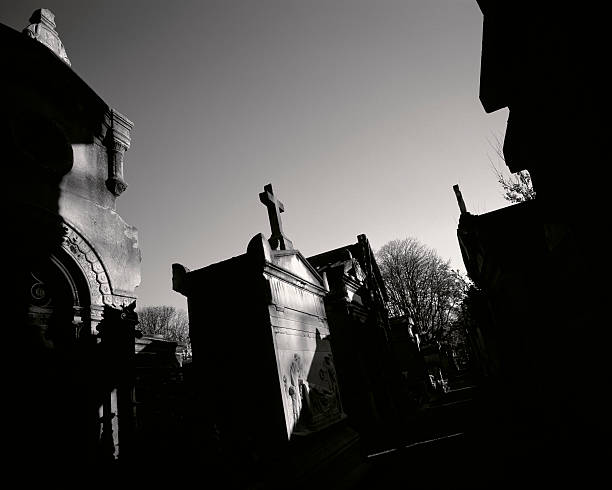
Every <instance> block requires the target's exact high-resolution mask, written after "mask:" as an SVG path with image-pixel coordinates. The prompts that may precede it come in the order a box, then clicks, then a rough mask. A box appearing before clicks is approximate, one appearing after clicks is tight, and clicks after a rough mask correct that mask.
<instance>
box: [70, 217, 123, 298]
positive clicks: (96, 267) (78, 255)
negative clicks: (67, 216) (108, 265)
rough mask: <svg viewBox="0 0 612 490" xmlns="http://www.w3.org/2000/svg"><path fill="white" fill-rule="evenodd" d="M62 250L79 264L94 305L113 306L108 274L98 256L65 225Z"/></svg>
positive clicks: (79, 236)
mask: <svg viewBox="0 0 612 490" xmlns="http://www.w3.org/2000/svg"><path fill="white" fill-rule="evenodd" d="M63 228H64V239H63V242H62V248H63V249H64V250H65V251H66V252H68V254H70V256H71V257H73V258H74V260H75V261H76V262H77V263H78V264H79V266H80V267H81V270H82V271H83V273H84V275H85V277H86V279H87V282H88V284H89V291H90V294H91V304H92V305H100V306H101V305H103V304H108V305H112V304H113V295H112V290H111V287H110V281H109V278H108V274H107V273H106V270H105V269H104V266H103V265H102V262H101V261H100V259H99V258H98V255H97V254H96V252H95V251H94V250H93V248H92V247H91V246H90V245H89V244H88V243H87V241H86V240H85V239H84V238H83V237H82V236H81V234H80V233H78V232H77V231H76V230H75V229H74V228H72V227H71V226H69V225H68V224H64V226H63Z"/></svg>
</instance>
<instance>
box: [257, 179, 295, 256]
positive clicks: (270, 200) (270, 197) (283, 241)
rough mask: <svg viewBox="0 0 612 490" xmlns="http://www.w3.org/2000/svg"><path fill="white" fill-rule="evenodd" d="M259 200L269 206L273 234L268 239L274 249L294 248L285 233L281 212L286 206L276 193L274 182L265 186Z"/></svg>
mask: <svg viewBox="0 0 612 490" xmlns="http://www.w3.org/2000/svg"><path fill="white" fill-rule="evenodd" d="M259 200H260V201H261V202H262V203H263V204H264V205H265V206H266V207H267V208H268V217H269V218H270V229H271V230H272V235H271V236H270V238H269V239H268V241H269V242H270V246H271V247H272V249H273V250H293V243H291V240H289V239H288V238H287V237H286V236H285V234H284V233H283V222H282V221H281V217H280V214H281V213H283V212H284V211H285V206H284V205H283V203H282V202H280V201H279V200H278V199H277V198H276V196H275V195H274V191H273V190H272V184H268V185H266V186H264V191H263V192H260V193H259Z"/></svg>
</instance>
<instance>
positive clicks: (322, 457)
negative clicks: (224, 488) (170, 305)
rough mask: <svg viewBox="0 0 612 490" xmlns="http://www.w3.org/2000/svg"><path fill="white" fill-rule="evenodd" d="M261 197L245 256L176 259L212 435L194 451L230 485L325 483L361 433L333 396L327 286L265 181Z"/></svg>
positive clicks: (205, 424) (204, 419) (203, 417)
mask: <svg viewBox="0 0 612 490" xmlns="http://www.w3.org/2000/svg"><path fill="white" fill-rule="evenodd" d="M260 200H261V201H262V203H264V204H265V205H266V206H267V207H268V210H269V214H270V222H271V228H272V236H271V237H270V239H269V240H267V239H266V238H265V237H264V236H263V234H258V235H256V236H254V237H253V238H252V239H251V241H250V242H249V244H248V247H247V251H246V253H244V254H242V255H239V256H237V257H233V258H231V259H228V260H225V261H223V262H219V263H217V264H213V265H210V266H208V267H205V268H203V269H199V270H194V271H189V270H188V269H186V268H185V267H184V266H181V265H179V264H174V265H173V288H174V290H175V291H177V292H179V293H181V294H183V295H185V296H186V297H187V300H188V308H189V323H190V337H191V342H192V349H193V360H192V369H193V370H194V375H193V376H194V381H193V383H194V385H195V386H196V389H197V390H198V392H199V393H198V395H199V406H198V407H199V420H198V421H197V423H198V424H199V430H200V431H201V432H202V434H203V435H202V440H204V441H209V442H208V443H206V442H204V443H203V444H202V445H201V446H200V447H199V448H193V450H194V451H195V452H196V453H199V454H201V457H203V458H207V460H208V461H209V462H211V461H214V462H215V463H214V466H215V468H214V471H216V472H217V473H218V476H219V477H220V478H221V479H222V480H224V481H225V482H226V484H227V485H228V486H231V485H233V484H234V485H238V486H240V485H247V484H249V483H252V482H253V481H259V482H265V485H266V487H270V486H276V485H278V486H283V485H287V484H290V482H292V481H294V482H295V481H297V479H302V480H303V481H308V480H310V479H312V480H313V481H314V480H316V479H319V478H320V479H322V481H327V480H328V479H333V477H334V474H335V473H337V472H341V471H342V470H341V467H342V462H346V461H348V460H349V459H350V458H355V457H358V444H357V443H358V436H357V434H356V432H355V431H354V430H352V429H351V428H350V427H349V426H348V425H347V424H346V415H345V413H344V410H343V404H342V399H341V396H340V388H339V384H338V378H337V373H336V369H335V361H334V353H333V351H332V347H331V343H330V330H329V326H328V323H327V317H326V313H325V305H324V298H325V296H326V295H327V288H326V282H325V280H324V278H323V277H321V276H320V275H319V274H318V272H317V271H316V270H315V269H314V268H313V267H312V266H311V265H310V264H309V263H308V261H307V260H306V259H305V258H304V257H303V255H302V254H301V253H300V252H299V250H296V249H294V248H293V245H292V243H291V241H290V240H289V239H288V238H287V237H286V236H285V234H284V232H283V230H282V224H281V220H280V213H281V212H282V211H283V209H284V207H283V205H282V203H280V202H279V201H278V200H277V199H276V197H275V196H274V194H273V190H272V186H271V185H267V186H266V187H265V188H264V192H262V193H261V194H260ZM211 440H212V442H210V441H211ZM236 468H240V469H241V470H240V471H239V472H237V471H236Z"/></svg>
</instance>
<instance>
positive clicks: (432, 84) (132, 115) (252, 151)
mask: <svg viewBox="0 0 612 490" xmlns="http://www.w3.org/2000/svg"><path fill="white" fill-rule="evenodd" d="M41 7H43V8H48V9H50V10H51V11H52V12H53V13H54V14H55V21H56V24H57V27H56V29H57V31H58V32H59V35H60V38H61V39H62V41H63V43H64V46H65V48H66V52H67V53H68V57H69V58H70V60H71V63H72V68H73V69H74V71H75V72H76V73H77V74H78V75H79V76H80V77H81V78H83V80H85V81H86V82H87V83H88V84H89V85H90V86H91V87H92V88H93V89H94V90H95V91H96V92H97V93H98V94H99V95H100V96H101V97H102V98H103V99H104V100H105V101H106V103H107V104H108V105H110V106H111V107H113V108H115V109H116V110H118V111H119V112H121V113H123V114H125V115H126V116H127V117H128V118H129V119H130V120H132V121H133V122H134V123H135V126H134V130H133V132H132V147H131V149H130V150H129V151H128V152H127V154H126V161H125V177H126V180H127V182H128V185H129V187H128V189H127V191H126V192H125V193H124V194H123V195H122V196H121V197H120V198H119V200H118V205H117V208H118V212H119V213H120V214H121V216H122V217H123V218H124V219H125V220H126V221H127V222H128V223H130V224H132V225H134V226H136V227H137V228H138V230H139V243H140V248H141V251H142V283H141V286H140V287H139V288H138V290H137V292H138V294H139V303H140V305H141V306H144V305H150V304H169V305H173V306H177V307H179V308H186V302H185V300H184V298H183V297H182V296H181V295H179V294H178V293H175V292H173V291H172V280H171V276H172V274H171V266H172V263H174V262H179V263H182V264H183V265H185V266H187V267H188V268H190V269H197V268H200V267H204V266H206V265H209V264H211V263H214V262H218V261H220V260H224V259H226V258H229V257H232V256H235V255H239V254H241V253H244V252H245V250H246V246H247V243H248V242H249V240H250V239H251V237H252V236H253V235H255V234H257V233H260V232H263V233H265V234H266V236H268V235H269V233H270V227H269V223H268V217H267V212H266V208H265V207H264V206H263V205H262V204H260V202H259V198H258V194H259V192H261V191H262V190H263V186H264V185H265V184H267V183H269V182H271V183H272V184H273V187H274V191H275V193H276V194H277V196H278V198H279V199H280V200H281V201H283V203H284V204H285V213H283V215H282V217H283V227H284V230H285V232H286V234H287V236H288V237H289V238H290V239H291V240H292V241H293V243H294V245H295V247H296V248H299V249H300V250H301V251H302V253H303V254H304V255H305V256H309V255H314V254H317V253H321V252H323V251H326V250H329V249H333V248H337V247H340V246H342V245H345V244H349V243H354V242H355V241H356V237H357V235H358V234H361V233H365V234H366V235H367V236H368V238H369V240H370V242H371V244H372V246H373V248H374V249H378V248H380V247H381V246H382V245H384V244H385V243H386V242H388V241H390V240H393V239H395V238H405V237H408V236H413V237H416V238H418V239H419V240H420V241H421V242H423V243H425V244H426V245H428V246H430V247H432V248H434V249H436V250H437V251H438V253H439V254H440V256H442V257H443V258H447V259H450V260H451V263H452V265H453V267H454V268H459V269H461V270H464V267H463V262H462V260H461V253H460V251H459V246H458V243H457V237H456V228H457V223H458V218H459V208H458V206H457V202H456V200H455V195H454V193H453V189H452V186H453V185H454V184H459V186H460V187H461V190H462V192H463V196H464V199H465V201H466V204H467V208H468V210H469V211H471V212H473V213H484V212H487V211H491V210H494V209H498V208H500V207H503V206H506V205H507V204H508V203H507V202H506V201H504V200H503V198H502V195H501V190H500V187H499V185H498V184H497V182H496V179H495V175H494V173H493V171H492V169H491V163H490V160H489V158H491V159H494V156H495V153H494V151H493V149H492V148H491V146H490V143H489V142H490V141H492V140H494V139H495V137H496V136H498V137H501V135H503V132H504V131H505V124H506V119H507V111H505V110H504V111H499V112H497V113H493V114H486V113H485V112H484V109H483V108H482V106H481V105H480V102H479V100H478V87H479V74H480V47H481V36H482V14H481V12H480V10H479V8H478V5H477V4H476V0H435V1H434V0H422V1H410V0H405V1H400V0H302V1H299V0H252V1H249V0H218V1H209V0H200V1H196V0H191V1H173V2H159V1H143V0H139V1H125V0H122V1H118V0H107V1H105V2H98V1H96V2H93V1H83V0H49V1H48V2H47V3H46V4H40V2H39V0H35V1H31V0H22V1H20V2H14V1H12V2H8V1H6V0H0V22H2V23H3V24H6V25H8V26H10V27H12V28H14V29H17V30H21V29H23V28H24V27H25V26H26V25H27V24H28V19H29V17H30V15H31V13H32V12H33V11H34V10H35V9H37V8H41ZM41 76H44V74H41ZM236 284H237V287H238V288H240V281H239V279H238V278H237V283H236Z"/></svg>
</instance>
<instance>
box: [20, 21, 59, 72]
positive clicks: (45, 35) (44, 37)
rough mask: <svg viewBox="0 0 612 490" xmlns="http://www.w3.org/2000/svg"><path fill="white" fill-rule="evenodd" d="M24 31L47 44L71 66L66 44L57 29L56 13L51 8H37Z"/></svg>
mask: <svg viewBox="0 0 612 490" xmlns="http://www.w3.org/2000/svg"><path fill="white" fill-rule="evenodd" d="M23 33H24V34H26V35H27V36H29V37H31V38H32V39H36V40H37V41H38V42H39V43H41V44H44V45H45V46H47V47H48V48H49V49H50V50H51V51H53V52H54V53H55V54H56V55H57V56H58V57H59V58H60V59H61V60H62V61H63V62H64V63H66V64H67V65H68V66H70V60H69V59H68V55H67V54H66V50H65V49H64V45H63V44H62V41H61V40H60V38H59V34H58V33H57V31H56V30H55V15H54V14H53V12H51V11H50V10H49V9H38V10H35V11H34V13H33V14H32V15H31V16H30V25H29V26H28V27H26V28H25V29H24V30H23Z"/></svg>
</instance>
